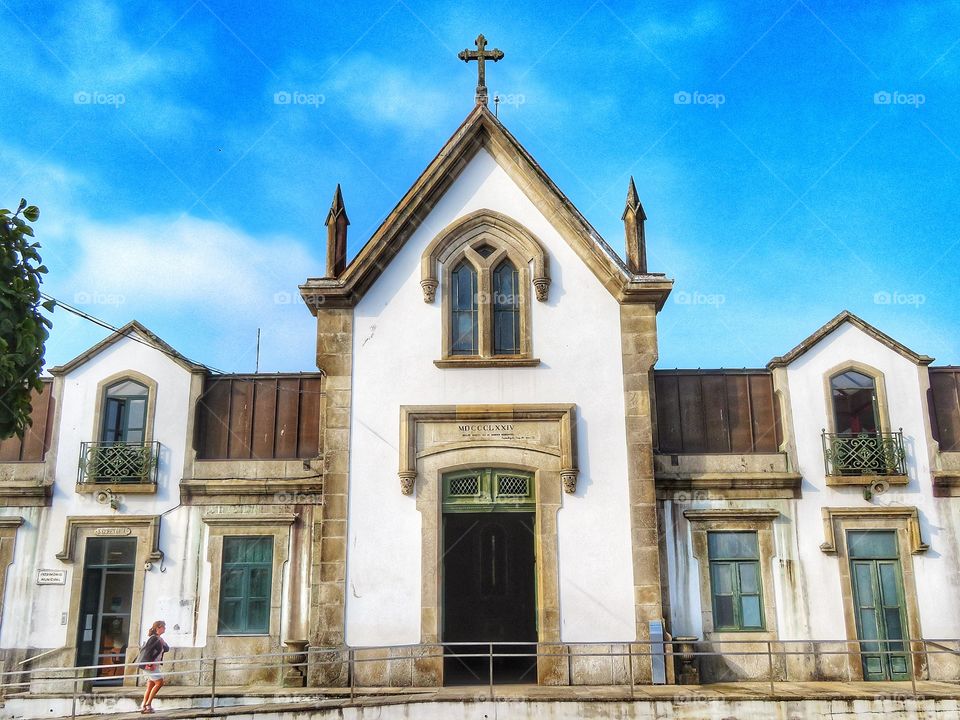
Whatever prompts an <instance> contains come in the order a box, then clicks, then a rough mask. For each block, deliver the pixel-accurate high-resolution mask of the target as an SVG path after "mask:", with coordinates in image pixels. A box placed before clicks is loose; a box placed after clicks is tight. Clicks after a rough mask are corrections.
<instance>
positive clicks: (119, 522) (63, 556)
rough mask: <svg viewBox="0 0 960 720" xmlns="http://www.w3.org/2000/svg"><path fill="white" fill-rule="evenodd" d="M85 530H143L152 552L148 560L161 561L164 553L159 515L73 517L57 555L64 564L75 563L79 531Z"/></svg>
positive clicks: (68, 518)
mask: <svg viewBox="0 0 960 720" xmlns="http://www.w3.org/2000/svg"><path fill="white" fill-rule="evenodd" d="M81 527H84V528H98V527H103V528H115V529H118V530H119V529H122V528H128V529H129V528H134V527H135V528H143V529H146V530H147V533H148V536H149V538H148V539H149V543H150V550H149V551H148V554H147V559H148V560H151V561H153V560H161V559H162V558H163V551H162V550H161V549H160V516H159V515H71V516H68V517H67V519H66V522H65V528H64V532H63V549H62V550H61V551H60V552H58V553H57V559H58V560H61V561H63V562H73V560H74V553H75V552H76V545H77V530H78V529H79V528H81Z"/></svg>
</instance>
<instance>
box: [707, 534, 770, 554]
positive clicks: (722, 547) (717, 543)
mask: <svg viewBox="0 0 960 720" xmlns="http://www.w3.org/2000/svg"><path fill="white" fill-rule="evenodd" d="M707 543H708V545H709V553H710V558H711V559H723V560H736V559H739V558H744V559H747V560H754V559H759V557H760V553H759V550H758V548H757V534H756V533H755V532H750V531H748V532H712V533H707Z"/></svg>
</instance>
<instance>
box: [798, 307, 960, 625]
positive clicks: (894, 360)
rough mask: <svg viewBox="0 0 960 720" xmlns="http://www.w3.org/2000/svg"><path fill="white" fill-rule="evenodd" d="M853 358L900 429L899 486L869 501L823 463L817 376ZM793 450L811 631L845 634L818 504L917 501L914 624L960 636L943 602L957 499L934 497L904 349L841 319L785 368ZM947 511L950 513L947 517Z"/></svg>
mask: <svg viewBox="0 0 960 720" xmlns="http://www.w3.org/2000/svg"><path fill="white" fill-rule="evenodd" d="M849 361H858V362H861V363H865V364H867V365H870V366H871V367H873V368H875V369H877V370H879V371H880V372H882V373H883V376H884V386H885V388H886V395H887V407H888V411H889V427H890V428H891V429H893V430H897V429H899V428H903V441H904V445H905V447H906V450H907V475H908V477H909V479H910V482H909V484H908V485H906V486H901V487H896V486H895V487H891V488H890V490H888V491H887V492H885V493H883V494H882V495H876V496H874V498H873V500H872V501H867V500H865V499H864V498H863V495H862V491H861V490H860V489H858V488H829V487H827V486H826V481H825V477H824V475H825V473H824V466H823V448H822V443H821V440H820V431H821V429H822V428H827V427H829V425H828V413H829V412H830V408H828V407H827V401H826V394H825V390H824V376H825V375H826V374H827V373H828V372H830V371H832V370H833V369H834V368H836V367H837V366H838V365H841V364H843V363H846V362H849ZM787 380H788V384H789V392H790V399H791V404H792V409H793V417H792V418H791V420H792V422H793V427H794V429H795V434H796V443H797V456H798V460H799V464H800V471H801V473H802V474H803V478H804V484H803V500H802V502H800V503H799V504H798V514H797V518H796V522H797V533H798V536H799V537H800V538H801V542H800V545H799V555H800V562H801V564H802V570H803V578H802V580H803V583H804V587H807V588H817V589H818V590H817V592H816V601H815V602H811V603H810V609H811V613H812V619H811V624H812V633H813V637H815V638H838V637H844V633H845V630H844V625H843V612H842V606H841V596H840V580H839V573H838V568H837V563H838V562H840V561H839V560H838V559H837V557H836V556H830V555H825V554H824V553H823V552H821V551H820V548H819V544H820V543H821V542H822V541H823V539H822V536H823V523H822V520H821V513H820V509H821V508H822V507H828V506H847V507H870V506H874V507H876V506H885V505H890V506H899V505H911V506H916V507H917V508H918V510H919V514H920V525H921V530H920V532H921V535H922V536H923V539H924V541H925V542H927V543H929V545H930V550H928V551H927V552H926V553H920V554H918V555H913V556H912V560H913V566H914V570H915V572H916V580H917V594H918V598H917V599H918V603H919V607H920V624H921V627H922V629H923V634H924V635H925V636H926V637H930V638H936V637H944V638H951V637H958V636H960V604H957V603H944V601H943V600H944V598H947V597H955V596H956V587H957V585H958V583H960V577H958V564H957V563H958V554H957V537H956V529H957V524H956V521H955V518H956V514H957V502H956V500H954V499H950V498H934V497H933V484H932V481H931V477H930V463H929V459H928V458H929V454H928V448H927V441H926V431H925V425H924V421H925V418H924V412H925V404H924V397H923V392H922V390H921V387H920V368H918V366H917V365H915V364H914V363H913V362H912V361H910V360H908V359H907V358H905V357H904V356H903V355H901V354H899V353H897V352H896V351H894V350H892V349H891V348H889V347H888V346H886V345H884V344H883V343H881V342H879V341H877V340H876V339H874V338H873V337H871V336H870V335H868V334H867V333H865V332H863V331H862V330H860V329H859V328H857V327H855V326H854V325H851V324H850V323H844V324H843V325H841V326H840V327H839V328H837V329H836V330H835V331H834V332H832V333H830V335H828V336H827V337H826V338H824V339H823V340H822V341H821V342H820V343H818V344H817V345H816V346H815V347H814V348H812V349H811V350H810V351H809V352H807V353H806V354H804V355H802V356H801V357H799V358H798V359H797V360H795V361H794V362H793V363H792V364H791V365H790V366H789V367H788V368H787ZM951 516H952V517H953V518H954V519H953V520H951Z"/></svg>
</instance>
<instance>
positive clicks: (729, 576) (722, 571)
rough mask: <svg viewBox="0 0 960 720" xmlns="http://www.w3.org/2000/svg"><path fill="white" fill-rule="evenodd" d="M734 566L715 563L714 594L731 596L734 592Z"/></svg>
mask: <svg viewBox="0 0 960 720" xmlns="http://www.w3.org/2000/svg"><path fill="white" fill-rule="evenodd" d="M733 568H734V566H733V565H729V564H727V563H715V564H714V566H713V594H714V595H729V594H731V593H732V592H733Z"/></svg>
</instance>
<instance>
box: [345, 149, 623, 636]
mask: <svg viewBox="0 0 960 720" xmlns="http://www.w3.org/2000/svg"><path fill="white" fill-rule="evenodd" d="M481 209H490V210H494V211H497V212H500V213H503V214H505V215H508V216H509V217H511V218H512V219H514V220H516V221H517V222H519V223H521V224H522V225H524V226H525V227H526V228H527V229H528V230H530V231H531V232H532V233H533V234H534V235H536V236H537V237H538V238H539V240H540V241H541V243H542V244H543V246H544V247H545V249H546V251H547V253H548V255H549V264H550V274H551V277H552V284H551V286H550V295H549V300H548V301H547V302H545V303H541V302H536V301H533V302H532V350H533V356H534V357H536V358H539V359H540V360H541V364H540V365H539V366H538V367H533V368H472V369H466V368H464V369H460V368H457V369H449V368H448V369H439V368H437V367H436V366H435V365H434V360H438V359H440V357H441V342H442V339H441V337H442V336H441V331H442V323H443V322H444V318H442V316H441V313H442V310H441V303H440V301H439V297H440V295H439V293H438V297H437V300H436V301H435V302H434V303H432V304H426V303H424V301H423V293H422V289H421V286H420V279H421V276H420V258H421V255H422V254H423V252H424V250H425V249H426V247H427V245H428V244H429V243H430V241H431V240H433V238H434V237H435V236H436V234H437V233H439V232H440V231H441V230H442V229H443V228H445V227H447V226H448V225H449V224H450V223H452V222H454V221H456V220H458V219H459V218H462V217H464V216H465V215H468V214H469V213H472V212H474V211H477V210H481ZM531 294H532V293H531ZM354 323H355V327H354V357H353V362H354V368H353V371H354V379H353V417H352V426H351V466H350V478H351V480H350V528H349V535H350V539H349V550H348V555H347V563H348V569H347V575H348V577H347V641H348V642H349V643H350V644H356V645H364V644H383V643H411V642H418V641H419V640H420V583H421V568H420V558H421V521H422V519H421V517H420V514H419V513H418V512H417V510H416V506H415V500H414V499H413V498H412V497H408V496H404V495H401V493H400V490H399V482H398V479H397V469H398V468H397V454H398V453H397V444H398V441H399V414H400V406H401V405H427V404H440V405H455V404H470V403H497V404H499V403H542V402H572V403H576V405H577V412H578V427H577V439H578V444H579V457H580V463H581V465H580V478H579V485H578V488H579V489H578V492H577V493H576V495H574V496H570V495H565V496H564V505H563V507H562V509H561V510H560V514H559V517H558V524H559V550H560V563H559V564H560V586H561V587H560V602H561V607H562V612H561V615H562V628H561V633H562V636H563V639H564V640H570V641H576V640H594V641H597V640H601V641H602V640H607V639H610V640H613V639H619V640H623V639H632V638H633V637H634V636H635V619H634V604H633V578H632V570H631V567H632V565H631V562H632V561H631V548H630V524H629V523H630V518H629V513H628V495H627V476H626V441H625V438H626V433H625V428H624V399H623V375H622V362H621V346H620V309H619V304H618V302H617V300H616V299H615V298H614V297H613V296H612V295H611V294H610V292H609V291H608V290H607V289H606V288H605V287H604V286H603V285H602V284H601V283H600V281H599V280H598V279H597V277H596V276H595V275H594V274H593V272H592V271H591V270H590V268H588V267H587V265H586V264H585V263H584V262H583V261H582V260H581V259H580V258H579V257H578V256H577V255H576V253H575V252H574V250H573V249H572V248H571V247H570V246H569V245H568V243H567V242H566V241H565V240H564V239H563V238H562V237H561V236H560V235H559V234H558V232H557V231H556V229H555V228H554V227H553V226H552V225H551V224H550V222H549V221H548V219H547V218H545V217H544V216H543V214H542V213H541V212H540V211H539V210H538V209H537V208H536V206H535V205H534V204H533V203H532V202H531V201H530V200H529V199H528V198H527V196H526V195H525V194H524V193H523V191H522V189H521V188H519V187H518V186H517V185H516V183H514V181H513V180H512V179H511V178H510V176H509V175H508V174H507V173H506V172H505V171H504V169H503V168H501V167H500V166H499V165H498V164H497V162H496V160H495V159H494V158H493V157H492V156H491V155H490V154H489V153H488V152H487V151H486V150H480V151H478V152H477V154H476V155H475V156H474V157H473V158H472V159H471V160H470V162H469V163H468V164H467V166H466V167H465V168H464V170H463V171H462V173H461V174H460V175H459V176H458V177H457V179H456V180H455V181H454V182H453V183H452V185H451V186H450V187H449V188H448V190H447V191H446V193H445V194H444V196H443V197H442V198H441V199H440V200H439V202H438V203H437V204H436V205H435V206H434V208H433V209H432V211H431V212H430V214H429V216H428V217H427V218H426V219H425V221H424V222H423V223H422V224H421V225H420V227H419V228H418V229H417V230H416V232H414V233H413V235H412V236H411V237H410V238H409V239H408V240H407V242H406V243H405V245H404V246H403V248H402V249H401V250H400V251H399V253H398V254H397V255H396V257H394V258H393V259H392V261H391V262H390V263H389V265H388V266H387V267H386V268H385V269H384V271H383V273H382V274H381V275H380V277H379V278H378V279H377V280H376V282H375V283H374V284H373V286H372V287H371V288H370V289H369V290H368V291H367V293H366V294H365V295H364V297H363V298H362V299H361V300H360V301H359V303H358V304H357V306H356V308H355V310H354Z"/></svg>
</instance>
